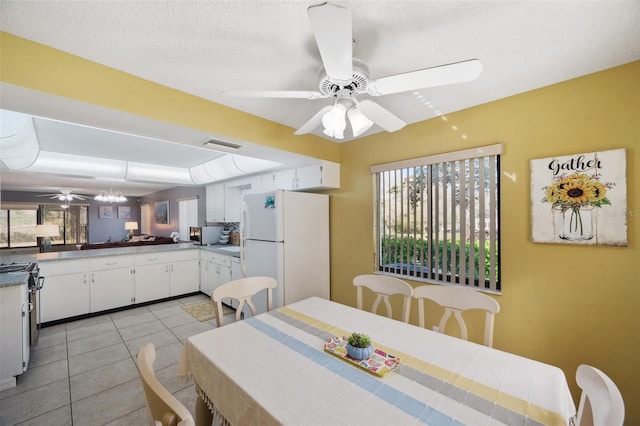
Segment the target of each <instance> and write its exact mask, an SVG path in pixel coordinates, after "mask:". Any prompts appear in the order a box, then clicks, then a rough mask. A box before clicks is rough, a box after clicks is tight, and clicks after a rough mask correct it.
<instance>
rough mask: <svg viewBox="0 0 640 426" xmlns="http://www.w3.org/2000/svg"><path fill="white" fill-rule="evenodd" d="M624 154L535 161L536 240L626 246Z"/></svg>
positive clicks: (574, 156)
mask: <svg viewBox="0 0 640 426" xmlns="http://www.w3.org/2000/svg"><path fill="white" fill-rule="evenodd" d="M624 154H625V151H624V150H613V151H605V152H598V153H588V154H578V155H573V156H567V157H554V158H547V159H542V160H532V161H531V168H532V188H531V190H532V194H531V198H532V235H533V241H534V242H557V243H566V244H608V245H626V210H625V208H626V178H625V174H624V173H625V155H624ZM536 194H537V197H536Z"/></svg>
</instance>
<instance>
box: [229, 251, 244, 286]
mask: <svg viewBox="0 0 640 426" xmlns="http://www.w3.org/2000/svg"><path fill="white" fill-rule="evenodd" d="M240 278H244V274H243V273H242V266H241V265H240V259H238V258H236V257H234V258H233V259H231V279H232V280H239V279H240Z"/></svg>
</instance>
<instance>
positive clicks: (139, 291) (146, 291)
mask: <svg viewBox="0 0 640 426" xmlns="http://www.w3.org/2000/svg"><path fill="white" fill-rule="evenodd" d="M134 262H135V290H134V298H135V303H143V302H148V301H151V300H158V299H163V298H165V297H169V296H170V295H171V287H170V283H171V276H170V273H169V268H170V266H171V263H170V262H171V255H170V253H169V252H164V253H149V254H138V255H136V256H135V258H134Z"/></svg>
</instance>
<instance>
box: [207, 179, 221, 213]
mask: <svg viewBox="0 0 640 426" xmlns="http://www.w3.org/2000/svg"><path fill="white" fill-rule="evenodd" d="M211 187H212V188H211V195H212V197H211V215H209V214H207V218H208V220H209V221H210V222H223V221H224V201H225V200H224V184H222V183H218V184H215V185H211ZM207 205H209V196H208V194H207ZM209 216H211V218H209Z"/></svg>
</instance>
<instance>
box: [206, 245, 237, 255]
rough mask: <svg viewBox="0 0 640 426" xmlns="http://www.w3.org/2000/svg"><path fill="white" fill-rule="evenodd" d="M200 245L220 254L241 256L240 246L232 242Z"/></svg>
mask: <svg viewBox="0 0 640 426" xmlns="http://www.w3.org/2000/svg"><path fill="white" fill-rule="evenodd" d="M198 247H200V248H201V249H202V250H206V251H213V252H216V253H220V254H226V255H227V256H232V257H240V246H233V245H231V244H227V245H220V244H213V245H208V246H198Z"/></svg>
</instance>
